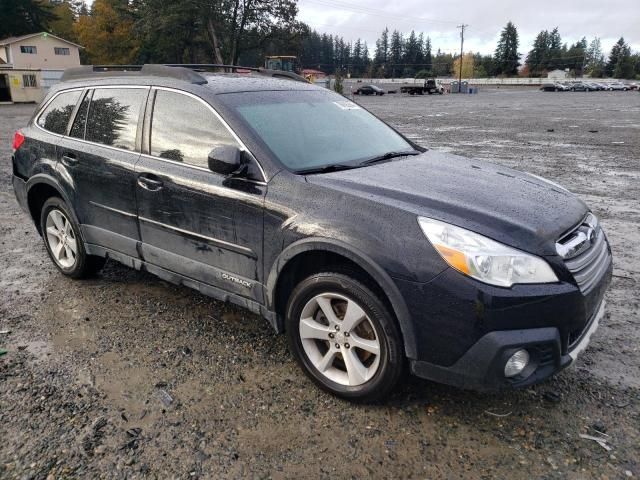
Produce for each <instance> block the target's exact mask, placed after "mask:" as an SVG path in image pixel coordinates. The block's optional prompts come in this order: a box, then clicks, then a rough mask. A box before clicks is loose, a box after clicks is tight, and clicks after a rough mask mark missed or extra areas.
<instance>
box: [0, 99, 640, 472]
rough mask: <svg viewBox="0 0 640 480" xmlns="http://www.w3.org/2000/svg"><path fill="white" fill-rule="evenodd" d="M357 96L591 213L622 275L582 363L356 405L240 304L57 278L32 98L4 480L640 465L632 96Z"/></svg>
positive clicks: (4, 137)
mask: <svg viewBox="0 0 640 480" xmlns="http://www.w3.org/2000/svg"><path fill="white" fill-rule="evenodd" d="M358 101H359V102H361V103H362V104H363V105H365V106H366V107H367V108H370V109H371V110H372V111H374V112H375V113H377V114H379V115H380V116H381V117H382V118H384V119H385V120H387V121H388V122H390V123H391V124H393V125H394V126H396V127H397V128H399V129H400V130H401V131H402V132H404V133H405V134H407V135H408V136H410V137H411V138H413V139H415V140H417V141H418V142H419V143H422V144H423V145H427V146H431V147H433V148H436V149H441V150H447V151H452V152H454V153H459V154H464V155H467V156H475V157H479V158H483V159H490V160H492V161H495V162H497V163H500V164H503V165H507V166H510V167H514V168H519V169H523V170H527V171H530V172H532V173H535V174H538V175H543V176H546V177H548V178H549V179H552V180H555V181H557V182H559V183H561V184H563V185H565V186H566V187H568V188H569V189H571V190H572V191H574V192H576V193H578V194H580V195H581V196H582V197H583V198H584V199H585V200H586V201H587V202H588V203H589V204H590V205H591V206H592V207H593V209H594V211H595V212H596V213H597V214H598V215H599V216H600V218H601V221H602V223H603V224H604V226H605V229H606V231H607V233H608V235H609V239H610V241H611V244H612V248H613V250H614V257H615V269H614V275H615V276H614V280H613V284H612V287H611V289H610V291H609V292H608V295H607V301H608V313H607V315H606V317H605V319H604V321H603V324H602V326H601V327H600V329H599V330H598V332H597V334H596V335H595V336H594V338H593V340H592V344H591V346H590V347H589V348H588V349H587V351H586V352H585V353H584V354H583V356H581V358H580V359H579V361H578V362H577V364H576V365H574V366H573V367H572V368H570V369H568V370H565V371H564V372H562V373H561V374H560V375H558V376H557V377H556V378H554V379H552V380H551V381H549V382H547V383H546V384H543V385H540V386H537V387H535V388H531V389H528V390H525V391H519V392H508V393H503V394H500V395H496V394H479V393H474V392H465V391H461V390H457V389H454V388H449V387H445V386H441V385H437V384H433V383H430V382H426V381H421V380H417V379H409V380H408V381H407V382H406V384H405V385H404V386H403V387H402V389H401V390H400V391H399V392H398V393H397V394H395V395H394V396H393V397H392V398H391V399H390V400H389V401H388V402H387V403H385V404H384V405H375V406H354V405H351V404H349V403H345V402H343V401H340V400H336V399H335V398H333V397H330V396H328V395H326V394H324V393H321V392H320V391H319V390H318V389H317V388H315V387H313V386H312V385H311V383H310V382H309V381H307V380H306V378H305V377H304V376H303V374H302V373H301V372H300V371H299V370H298V368H297V367H296V365H295V364H294V362H293V360H292V358H291V356H290V355H289V353H288V351H287V348H286V343H285V340H284V338H283V337H278V336H275V335H274V333H273V332H272V331H271V329H270V327H269V326H268V325H267V323H266V322H265V321H264V320H262V319H260V318H258V317H256V316H255V315H252V314H250V313H248V312H246V311H244V310H242V309H240V308H236V307H233V306H229V305H224V304H221V303H219V302H216V301H213V300H211V299H209V298H206V297H204V296H202V295H200V294H198V293H195V292H193V291H191V290H188V289H186V288H180V287H175V286H172V285H169V284H167V283H165V282H163V281H160V280H158V279H156V278H154V277H152V276H150V275H148V274H145V273H140V272H135V271H133V270H129V269H127V268H125V267H122V266H120V265H117V264H114V263H112V262H110V263H109V264H108V265H107V267H106V268H105V270H104V271H103V272H102V273H101V274H100V276H98V277H96V278H95V279H92V280H88V281H73V280H69V279H66V278H64V277H63V276H61V275H60V274H58V273H57V271H56V270H55V269H54V267H53V265H52V264H51V263H50V261H49V259H48V257H47V255H46V252H45V249H44V247H43V245H42V242H41V240H40V238H39V237H38V235H37V233H36V231H35V228H34V227H33V226H32V224H31V222H30V220H29V219H28V218H27V216H26V215H25V214H24V213H23V212H22V211H21V210H20V209H19V207H18V205H17V203H16V201H15V198H14V196H13V190H12V188H11V182H10V174H11V165H10V153H11V152H10V144H11V138H12V135H13V132H14V130H15V129H17V128H19V127H20V126H22V125H24V124H25V123H26V122H27V120H28V118H29V117H30V115H31V114H32V112H33V109H34V107H33V106H5V105H0V169H1V173H2V175H1V177H0V299H1V303H0V330H10V333H8V334H5V333H3V334H0V349H6V350H8V352H7V353H6V354H5V355H3V356H1V357H0V438H1V439H2V441H1V442H0V478H138V477H147V478H216V477H217V478H221V477H224V478H311V477H313V478H366V477H371V478H460V477H465V478H494V477H495V478H570V479H573V478H575V479H583V478H598V479H600V478H602V479H606V478H609V479H615V478H628V477H633V478H637V477H638V476H640V431H639V427H640V347H639V346H640V330H639V329H638V327H639V325H640V312H639V299H638V292H640V288H639V287H640V241H639V240H640V95H638V94H637V92H635V93H634V92H627V93H623V92H611V93H608V92H590V93H564V94H563V93H558V94H555V93H543V92H539V91H527V90H485V91H482V92H481V93H480V94H479V95H450V96H425V97H403V96H399V95H387V96H384V97H375V98H361V99H358ZM599 432H600V433H599ZM580 434H588V435H593V436H600V437H603V438H605V439H606V443H604V444H603V445H600V444H598V443H597V442H595V441H593V440H589V439H584V438H581V437H580V436H579V435H580ZM605 446H606V449H605V448H604V447H605ZM609 449H610V450H609Z"/></svg>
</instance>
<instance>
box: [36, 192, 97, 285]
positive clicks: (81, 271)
mask: <svg viewBox="0 0 640 480" xmlns="http://www.w3.org/2000/svg"><path fill="white" fill-rule="evenodd" d="M40 231H41V232H42V239H43V240H44V244H45V247H46V249H47V253H48V254H49V257H50V258H51V260H52V261H53V264H54V265H55V266H56V267H57V268H58V270H60V271H61V272H62V273H63V274H65V275H67V276H68V277H71V278H84V277H88V276H90V275H93V274H95V273H96V272H98V271H99V270H100V269H101V268H102V267H103V266H104V264H105V261H106V259H104V258H102V257H96V256H93V255H88V254H87V252H86V250H85V248H84V241H83V239H82V233H81V231H80V226H79V225H78V223H77V222H76V221H75V217H74V216H73V215H72V214H71V211H70V209H69V207H68V206H67V205H66V203H65V202H64V201H63V200H62V199H60V198H58V197H51V198H49V199H48V200H47V201H46V202H44V205H43V206H42V211H41V212H40Z"/></svg>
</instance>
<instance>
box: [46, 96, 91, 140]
mask: <svg viewBox="0 0 640 480" xmlns="http://www.w3.org/2000/svg"><path fill="white" fill-rule="evenodd" d="M81 94H82V91H81V90H74V91H71V92H64V93H61V94H59V95H58V96H57V97H55V98H54V99H53V100H52V101H51V102H50V103H49V105H47V107H46V108H45V109H44V111H43V112H42V114H40V116H39V117H38V125H39V126H41V127H42V128H44V129H45V130H48V131H50V132H52V133H57V134H59V135H64V134H65V132H66V131H67V125H68V124H69V120H70V119H71V115H72V114H73V109H74V108H76V104H77V103H78V100H79V99H80V95H81Z"/></svg>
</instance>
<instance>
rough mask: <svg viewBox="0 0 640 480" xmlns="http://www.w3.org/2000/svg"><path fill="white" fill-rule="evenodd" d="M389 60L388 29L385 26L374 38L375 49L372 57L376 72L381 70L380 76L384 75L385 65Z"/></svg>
mask: <svg viewBox="0 0 640 480" xmlns="http://www.w3.org/2000/svg"><path fill="white" fill-rule="evenodd" d="M388 62H389V29H388V28H386V27H385V29H384V30H383V31H382V35H381V36H380V38H379V39H378V40H376V51H375V54H374V57H373V63H374V66H375V69H376V70H377V72H376V73H378V72H381V74H380V76H385V73H386V69H387V68H386V67H387V64H388Z"/></svg>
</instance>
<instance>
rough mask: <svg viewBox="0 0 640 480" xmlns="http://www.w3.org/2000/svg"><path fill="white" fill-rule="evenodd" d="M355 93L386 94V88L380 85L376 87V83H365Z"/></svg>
mask: <svg viewBox="0 0 640 480" xmlns="http://www.w3.org/2000/svg"><path fill="white" fill-rule="evenodd" d="M353 94H354V95H384V90H383V89H381V88H380V87H376V86H375V85H364V86H363V87H360V88H358V89H357V90H356V91H355V92H353Z"/></svg>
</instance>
